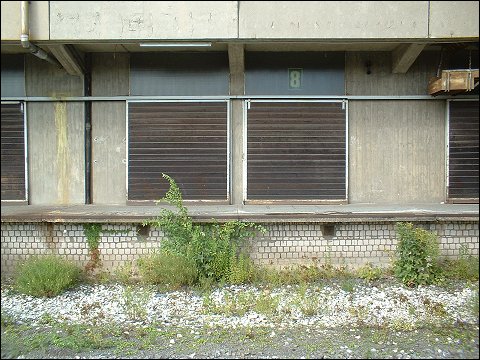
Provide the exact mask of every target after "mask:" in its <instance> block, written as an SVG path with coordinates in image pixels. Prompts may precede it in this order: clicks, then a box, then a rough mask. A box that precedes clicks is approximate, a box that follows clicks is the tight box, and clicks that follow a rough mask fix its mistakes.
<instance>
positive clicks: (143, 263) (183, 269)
mask: <svg viewBox="0 0 480 360" xmlns="http://www.w3.org/2000/svg"><path fill="white" fill-rule="evenodd" d="M137 263H138V272H139V274H140V276H141V278H142V279H143V281H144V282H145V283H147V284H153V285H164V286H167V287H170V288H179V287H182V286H185V285H193V284H195V283H196V281H197V279H198V271H197V267H196V265H195V263H194V262H192V261H191V260H189V259H187V258H186V257H185V256H182V255H178V254H173V253H168V252H165V251H160V252H158V253H153V254H151V255H148V256H146V257H142V258H139V259H138V261H137Z"/></svg>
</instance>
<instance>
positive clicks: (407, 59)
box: [392, 44, 427, 74]
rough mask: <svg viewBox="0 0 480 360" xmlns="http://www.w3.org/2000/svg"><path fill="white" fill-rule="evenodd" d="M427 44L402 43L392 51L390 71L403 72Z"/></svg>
mask: <svg viewBox="0 0 480 360" xmlns="http://www.w3.org/2000/svg"><path fill="white" fill-rule="evenodd" d="M425 46H427V44H402V45H399V46H397V47H396V48H395V50H393V52H392V73H394V74H405V73H406V72H407V71H408V69H410V66H412V64H413V63H414V62H415V60H416V59H417V57H418V55H420V53H421V52H422V50H423V49H424V48H425Z"/></svg>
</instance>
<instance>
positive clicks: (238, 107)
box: [228, 44, 245, 205]
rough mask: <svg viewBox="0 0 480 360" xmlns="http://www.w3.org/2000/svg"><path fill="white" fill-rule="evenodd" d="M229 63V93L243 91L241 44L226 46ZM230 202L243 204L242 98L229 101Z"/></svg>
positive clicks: (243, 71)
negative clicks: (230, 136)
mask: <svg viewBox="0 0 480 360" xmlns="http://www.w3.org/2000/svg"><path fill="white" fill-rule="evenodd" d="M228 59H229V63H230V95H243V94H244V93H245V76H244V73H245V61H244V49H243V44H230V45H229V46H228ZM230 118H231V135H232V138H231V144H230V147H231V156H232V159H231V203H232V204H234V205H242V204H243V109H242V100H232V102H231V113H230Z"/></svg>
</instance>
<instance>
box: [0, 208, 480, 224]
mask: <svg viewBox="0 0 480 360" xmlns="http://www.w3.org/2000/svg"><path fill="white" fill-rule="evenodd" d="M163 207H165V208H168V206H125V205H68V206H67V205H57V206H45V205H13V204H11V205H5V204H4V203H2V208H1V222H2V223H7V222H9V223H12V222H13V223H19V222H29V223H36V222H38V223H42V222H48V223H89V222H96V223H141V222H142V221H144V220H146V219H151V218H154V217H156V216H158V215H159V214H160V211H161V209H162V208H163ZM188 210H189V214H190V216H192V218H193V219H194V220H195V221H197V222H210V221H212V220H213V219H215V220H216V221H219V222H224V221H229V220H243V221H254V222H259V223H284V222H301V223H308V222H315V223H352V222H370V221H371V222H379V221H382V222H396V221H474V222H478V220H479V206H478V204H418V205H372V204H348V205H244V206H236V205H216V206H212V205H190V206H188Z"/></svg>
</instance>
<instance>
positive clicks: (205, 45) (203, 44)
mask: <svg viewBox="0 0 480 360" xmlns="http://www.w3.org/2000/svg"><path fill="white" fill-rule="evenodd" d="M140 46H142V47H207V46H212V43H209V42H196V43H169V42H163V43H140Z"/></svg>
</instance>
